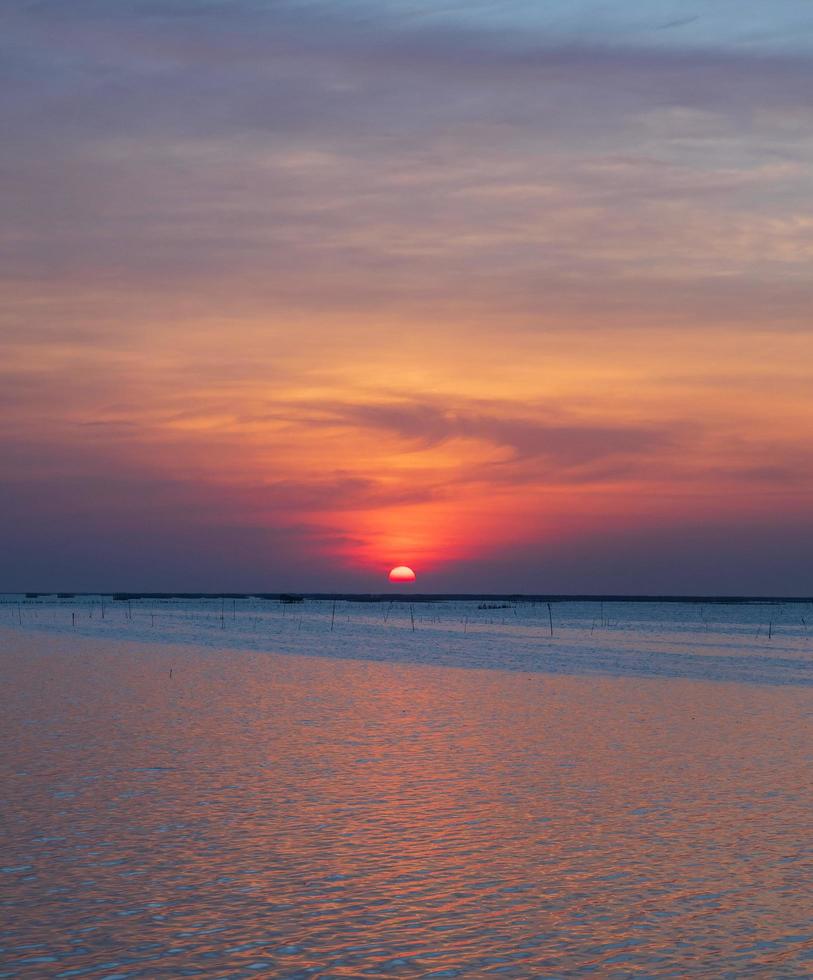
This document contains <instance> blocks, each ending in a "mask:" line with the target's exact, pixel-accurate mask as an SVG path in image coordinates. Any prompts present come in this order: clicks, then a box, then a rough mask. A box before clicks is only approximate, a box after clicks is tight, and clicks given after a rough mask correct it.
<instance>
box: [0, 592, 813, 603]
mask: <svg viewBox="0 0 813 980" xmlns="http://www.w3.org/2000/svg"><path fill="white" fill-rule="evenodd" d="M92 597H102V598H105V599H111V600H113V601H126V602H132V601H134V600H137V599H152V600H159V601H160V600H169V599H188V600H189V599H268V600H272V601H277V602H299V601H304V600H306V599H312V600H320V601H325V600H326V601H331V600H332V601H336V602H339V601H341V602H518V603H519V602H525V603H542V602H650V603H656V602H676V603H680V602H683V603H718V604H721V605H744V604H752V605H755V604H766V605H782V604H785V603H813V596H719V595H601V594H595V595H558V594H553V593H551V594H544V593H541V594H525V593H515V592H511V593H506V592H443V593H431V592H420V593H418V592H416V593H409V592H392V593H384V592H19V593H17V592H7V593H5V597H4V598H2V599H0V604H6V603H10V602H19V601H20V599H82V598H92Z"/></svg>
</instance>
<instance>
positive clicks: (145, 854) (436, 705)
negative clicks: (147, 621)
mask: <svg viewBox="0 0 813 980" xmlns="http://www.w3.org/2000/svg"><path fill="white" fill-rule="evenodd" d="M0 650H2V670H3V676H4V681H5V683H4V687H5V691H6V694H5V699H6V705H5V707H6V710H5V712H4V714H3V718H2V722H0V725H2V729H1V730H0V734H1V735H2V745H3V746H4V759H3V768H2V782H3V789H4V792H3V797H4V800H5V813H4V821H3V825H4V828H5V834H4V842H3V849H2V853H3V858H2V874H0V889H2V904H3V907H2V916H0V920H2V923H3V925H2V928H0V946H2V953H0V960H1V961H2V963H3V966H2V968H0V974H2V975H3V976H10V977H17V976H20V977H51V976H53V977H74V976H75V977H80V976H89V977H108V978H112V977H177V976H206V977H209V976H211V977H253V976H258V975H260V976H262V975H266V976H275V977H365V976H384V975H387V976H389V975H395V976H404V977H429V976H436V977H442V976H443V977H446V976H467V977H481V976H491V975H502V976H508V977H570V976H582V975H585V976H586V975H593V976H600V977H630V976H673V977H687V976H715V977H729V976H730V977H743V976H755V977H802V976H809V975H810V974H811V972H813V928H812V927H811V918H812V916H811V913H812V912H813V890H812V888H811V882H813V850H812V849H811V834H810V829H811V820H810V813H811V803H813V787H812V786H811V776H810V772H811V767H810V763H811V754H813V750H812V748H811V746H812V742H811V734H812V733H813V726H812V725H811V721H813V693H811V691H810V689H809V687H806V686H802V685H788V684H785V685H761V684H756V683H739V684H738V683H709V682H700V681H695V680H688V679H680V678H671V679H663V678H652V677H649V678H640V677H611V676H561V675H556V676H554V675H545V674H542V673H537V672H532V673H528V672H523V671H521V670H519V669H514V670H511V671H503V670H482V669H455V668H448V667H439V666H427V665H417V664H405V663H372V662H365V661H361V660H355V661H354V660H347V659H339V658H336V657H335V656H334V657H332V658H320V657H315V656H310V657H302V656H279V655H274V654H269V653H256V652H252V651H249V650H246V649H231V648H228V647H221V648H220V649H214V648H212V647H209V646H201V645H197V646H191V645H190V646H180V645H175V646H173V645H170V644H167V643H158V644H152V645H148V644H145V643H133V642H125V641H122V640H118V639H114V638H112V637H108V638H106V639H100V638H92V637H86V636H73V635H65V634H58V633H51V634H49V633H47V632H41V631H40V632H38V631H33V630H26V629H25V628H23V629H18V630H14V631H12V630H3V631H0ZM170 670H171V671H172V676H171V677H170Z"/></svg>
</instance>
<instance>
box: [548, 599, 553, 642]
mask: <svg viewBox="0 0 813 980" xmlns="http://www.w3.org/2000/svg"><path fill="white" fill-rule="evenodd" d="M547 606H548V620H549V622H550V635H551V636H553V613H552V612H551V608H550V603H548V604H547Z"/></svg>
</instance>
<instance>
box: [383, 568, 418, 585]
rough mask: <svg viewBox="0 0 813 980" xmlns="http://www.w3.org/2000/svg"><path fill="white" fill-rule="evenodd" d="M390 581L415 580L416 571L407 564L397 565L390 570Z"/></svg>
mask: <svg viewBox="0 0 813 980" xmlns="http://www.w3.org/2000/svg"><path fill="white" fill-rule="evenodd" d="M389 580H390V582H414V581H415V573H414V572H413V571H412V569H411V568H409V567H408V566H407V565H397V566H396V567H395V568H393V569H391V570H390V574H389Z"/></svg>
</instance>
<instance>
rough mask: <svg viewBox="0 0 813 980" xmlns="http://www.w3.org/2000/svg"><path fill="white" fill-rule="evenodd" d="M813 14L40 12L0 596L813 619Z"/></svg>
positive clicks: (29, 40)
mask: <svg viewBox="0 0 813 980" xmlns="http://www.w3.org/2000/svg"><path fill="white" fill-rule="evenodd" d="M811 55H813V4H810V3H809V0H773V2H771V3H770V4H768V3H765V2H764V0H736V2H735V0H705V2H700V0H693V2H690V0H648V2H646V3H644V2H641V0H636V2H632V0H603V2H587V0H545V2H542V0H535V2H522V0H513V2H512V0H504V2H485V0H470V2H464V0H457V2H453V0H449V2H444V0H433V2H429V0H414V2H411V0H375V2H372V0H371V2H362V0H358V2H357V0H332V2H322V0H71V2H70V3H65V2H64V0H6V2H4V3H3V4H2V6H1V7H0V85H1V86H2V93H3V95H2V99H0V132H2V134H3V136H2V141H1V142H0V289H2V296H3V302H2V305H0V406H2V411H0V472H1V473H2V479H0V542H2V554H0V589H2V590H6V591H17V590H26V589H28V590H40V589H41V590H46V589H49V590H50V589H71V590H77V591H79V590H87V591H94V590H139V589H143V590H154V591H158V590H186V591H197V590H205V591H218V590H227V591H251V590H259V591H274V590H294V589H295V590H307V591H328V590H342V591H386V589H387V588H388V586H387V582H386V572H387V571H388V570H389V568H391V567H392V566H394V565H399V564H407V565H410V566H411V567H413V568H414V569H415V571H416V572H417V574H418V581H417V583H416V588H417V589H419V590H421V591H427V592H433V591H438V592H458V591H488V592H505V591H522V592H533V593H542V592H551V593H567V592H592V593H596V592H603V593H619V594H621V593H677V594H680V593H684V594H685V593H718V594H772V595H775V594H785V595H807V594H813V439H812V438H811V436H812V435H813V325H811V311H813V276H812V275H811V260H813V207H812V206H811V201H813V166H812V165H811V161H812V160H813V127H812V126H811V122H813V119H812V118H811V117H812V116H813V109H811V100H810V92H811V90H813V60H812V59H811Z"/></svg>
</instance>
